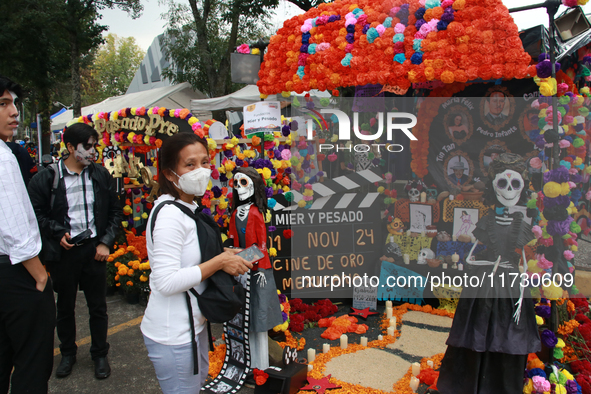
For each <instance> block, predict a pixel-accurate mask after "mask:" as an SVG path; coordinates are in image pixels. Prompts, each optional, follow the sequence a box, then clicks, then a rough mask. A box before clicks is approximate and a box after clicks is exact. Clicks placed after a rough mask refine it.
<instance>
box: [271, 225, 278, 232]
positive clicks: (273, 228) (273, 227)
mask: <svg viewBox="0 0 591 394" xmlns="http://www.w3.org/2000/svg"><path fill="white" fill-rule="evenodd" d="M275 230H277V227H275V226H269V232H270V233H272V232H273V231H275Z"/></svg>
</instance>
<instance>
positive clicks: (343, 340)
mask: <svg viewBox="0 0 591 394" xmlns="http://www.w3.org/2000/svg"><path fill="white" fill-rule="evenodd" d="M347 342H348V337H347V335H346V334H343V335H341V349H346V348H347V344H348V343H347Z"/></svg>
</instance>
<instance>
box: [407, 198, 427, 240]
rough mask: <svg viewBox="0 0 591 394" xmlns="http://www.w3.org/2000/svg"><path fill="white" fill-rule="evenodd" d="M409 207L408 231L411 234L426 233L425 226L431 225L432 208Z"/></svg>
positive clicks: (419, 205)
mask: <svg viewBox="0 0 591 394" xmlns="http://www.w3.org/2000/svg"><path fill="white" fill-rule="evenodd" d="M409 205H410V231H411V232H413V233H421V232H423V231H425V232H427V226H430V225H431V224H432V223H433V207H432V206H431V205H429V204H412V203H411V204H409Z"/></svg>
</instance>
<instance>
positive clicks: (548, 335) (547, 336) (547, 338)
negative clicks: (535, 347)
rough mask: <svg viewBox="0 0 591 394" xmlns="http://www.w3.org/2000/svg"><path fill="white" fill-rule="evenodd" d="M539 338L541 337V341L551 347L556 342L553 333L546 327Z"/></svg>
mask: <svg viewBox="0 0 591 394" xmlns="http://www.w3.org/2000/svg"><path fill="white" fill-rule="evenodd" d="M541 338H542V343H543V344H544V345H545V346H546V347H547V348H553V347H554V346H556V344H557V343H558V339H556V335H554V333H553V332H552V331H550V330H548V329H546V330H544V332H542V335H541Z"/></svg>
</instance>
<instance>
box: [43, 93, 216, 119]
mask: <svg viewBox="0 0 591 394" xmlns="http://www.w3.org/2000/svg"><path fill="white" fill-rule="evenodd" d="M204 97H206V96H205V95H204V94H203V93H201V92H200V91H198V90H197V91H195V90H193V88H192V87H191V84H190V83H188V82H183V83H181V84H178V85H174V86H165V87H162V88H156V89H151V90H145V91H142V92H137V93H130V94H125V95H123V96H116V97H109V98H108V99H106V100H104V101H101V102H100V103H97V104H92V105H89V106H86V107H83V108H82V115H91V114H95V113H98V112H110V111H118V110H120V109H121V108H129V107H137V108H139V107H146V108H148V107H155V106H156V107H166V108H189V106H190V105H191V100H192V99H196V98H204ZM202 116H205V117H207V114H202ZM209 117H211V114H209ZM72 119H73V111H72V110H67V111H65V112H64V113H62V114H60V115H58V116H56V117H55V118H53V119H52V120H51V130H61V129H63V128H64V127H65V126H66V124H67V123H68V122H69V121H70V120H72Z"/></svg>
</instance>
